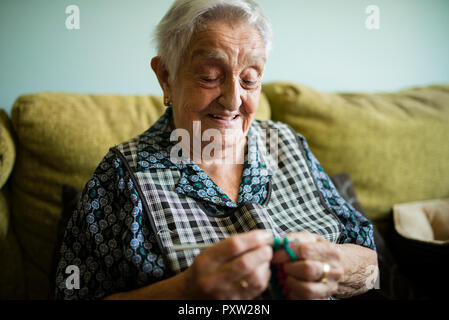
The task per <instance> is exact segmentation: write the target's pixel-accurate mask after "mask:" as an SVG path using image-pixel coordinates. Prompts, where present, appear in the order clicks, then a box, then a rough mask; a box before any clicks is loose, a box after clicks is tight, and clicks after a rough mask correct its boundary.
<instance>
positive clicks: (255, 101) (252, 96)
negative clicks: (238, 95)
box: [244, 90, 260, 117]
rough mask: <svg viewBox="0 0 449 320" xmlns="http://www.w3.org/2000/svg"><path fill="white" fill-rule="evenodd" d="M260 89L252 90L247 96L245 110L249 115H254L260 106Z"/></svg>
mask: <svg viewBox="0 0 449 320" xmlns="http://www.w3.org/2000/svg"><path fill="white" fill-rule="evenodd" d="M259 98H260V90H258V91H257V92H250V93H249V94H248V96H247V98H246V103H245V104H244V108H245V110H244V112H245V114H246V115H247V116H248V117H254V115H255V114H256V111H257V108H258V106H259Z"/></svg>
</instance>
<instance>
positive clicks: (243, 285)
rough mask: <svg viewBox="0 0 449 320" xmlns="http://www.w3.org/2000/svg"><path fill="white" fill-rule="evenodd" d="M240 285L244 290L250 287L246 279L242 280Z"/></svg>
mask: <svg viewBox="0 0 449 320" xmlns="http://www.w3.org/2000/svg"><path fill="white" fill-rule="evenodd" d="M239 283H240V287H242V288H243V289H246V288H248V286H249V284H248V281H246V280H245V279H241V280H240V282H239Z"/></svg>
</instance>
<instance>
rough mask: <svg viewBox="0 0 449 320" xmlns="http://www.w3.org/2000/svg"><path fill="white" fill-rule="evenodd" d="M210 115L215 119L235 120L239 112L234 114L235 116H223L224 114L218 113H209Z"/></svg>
mask: <svg viewBox="0 0 449 320" xmlns="http://www.w3.org/2000/svg"><path fill="white" fill-rule="evenodd" d="M208 116H209V117H211V118H213V119H217V120H224V121H232V120H235V119H237V118H238V117H239V115H238V114H236V115H234V116H222V115H218V114H211V113H210V114H208Z"/></svg>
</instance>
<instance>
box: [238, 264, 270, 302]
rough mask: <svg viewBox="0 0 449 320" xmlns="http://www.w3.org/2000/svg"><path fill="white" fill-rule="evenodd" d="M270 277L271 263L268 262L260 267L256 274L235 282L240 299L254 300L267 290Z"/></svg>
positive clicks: (253, 273)
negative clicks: (244, 284) (243, 284)
mask: <svg viewBox="0 0 449 320" xmlns="http://www.w3.org/2000/svg"><path fill="white" fill-rule="evenodd" d="M270 277H271V271H270V263H269V262H266V263H263V264H261V265H259V266H258V267H257V268H256V270H255V271H254V272H252V273H251V274H249V275H246V276H245V277H243V278H241V279H239V280H238V281H236V282H235V288H236V290H237V292H238V299H254V298H255V297H257V296H258V295H260V294H261V293H262V292H264V291H265V290H266V289H267V287H268V284H269V281H270ZM242 280H244V281H245V282H244V283H246V284H247V287H246V288H245V287H244V286H242V283H241V281H242Z"/></svg>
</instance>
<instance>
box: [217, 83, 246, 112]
mask: <svg viewBox="0 0 449 320" xmlns="http://www.w3.org/2000/svg"><path fill="white" fill-rule="evenodd" d="M241 93H242V92H241V87H240V83H239V81H237V80H236V79H234V78H232V79H229V80H228V81H225V82H224V83H223V84H222V86H221V96H220V98H219V99H218V102H219V103H220V104H221V105H222V106H223V107H224V108H225V109H226V110H229V111H235V110H238V109H239V108H240V106H241V105H242V97H241Z"/></svg>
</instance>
